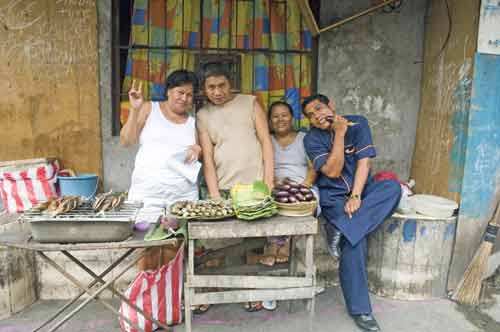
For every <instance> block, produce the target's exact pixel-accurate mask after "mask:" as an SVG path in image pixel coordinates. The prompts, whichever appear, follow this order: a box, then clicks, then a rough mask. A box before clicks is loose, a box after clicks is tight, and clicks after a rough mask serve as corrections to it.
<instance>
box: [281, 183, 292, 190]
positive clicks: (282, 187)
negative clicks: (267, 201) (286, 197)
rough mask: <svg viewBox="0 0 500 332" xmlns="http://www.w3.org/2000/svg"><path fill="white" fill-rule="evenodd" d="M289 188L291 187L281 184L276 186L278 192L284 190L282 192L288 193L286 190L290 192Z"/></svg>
mask: <svg viewBox="0 0 500 332" xmlns="http://www.w3.org/2000/svg"><path fill="white" fill-rule="evenodd" d="M290 188H291V187H290V185H288V184H282V185H280V186H278V189H279V190H284V191H288V190H290Z"/></svg>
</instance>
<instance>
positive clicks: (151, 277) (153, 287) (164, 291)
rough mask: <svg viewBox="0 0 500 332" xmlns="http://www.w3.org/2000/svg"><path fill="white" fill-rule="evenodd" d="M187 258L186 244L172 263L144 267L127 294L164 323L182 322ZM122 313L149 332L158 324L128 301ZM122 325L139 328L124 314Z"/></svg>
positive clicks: (129, 329) (130, 330) (126, 331)
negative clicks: (155, 267)
mask: <svg viewBox="0 0 500 332" xmlns="http://www.w3.org/2000/svg"><path fill="white" fill-rule="evenodd" d="M183 259H184V244H183V245H181V246H180V248H179V250H178V251H177V254H176V255H175V258H174V259H172V260H171V261H170V262H169V263H168V264H165V265H163V266H162V267H161V268H159V269H157V270H154V271H141V273H140V274H139V275H138V276H137V278H136V279H135V280H134V281H133V282H132V283H131V284H130V286H129V287H128V288H127V291H126V292H125V296H126V297H127V298H128V299H129V300H130V301H131V302H132V303H134V304H135V305H136V306H138V307H139V308H141V310H143V311H144V313H146V314H149V315H151V316H153V318H154V319H156V320H158V321H160V322H161V323H163V324H166V325H175V324H178V323H180V322H182V312H181V310H182V308H181V298H182V287H183V277H182V276H183V265H182V261H183ZM120 313H121V314H122V315H124V316H125V317H127V318H128V319H129V320H131V321H132V322H133V323H135V324H137V325H138V326H139V327H141V328H143V329H144V331H145V332H152V331H154V330H156V329H157V328H158V326H157V325H156V324H154V323H153V322H151V321H149V320H148V319H145V318H144V317H143V316H142V314H140V313H138V312H137V311H136V310H135V309H133V308H132V307H130V306H129V305H128V304H127V303H126V302H125V301H122V304H121V306H120ZM120 326H121V328H122V331H123V332H138V330H137V329H136V328H134V327H132V326H131V325H130V324H128V323H127V322H126V321H125V320H124V319H123V318H120Z"/></svg>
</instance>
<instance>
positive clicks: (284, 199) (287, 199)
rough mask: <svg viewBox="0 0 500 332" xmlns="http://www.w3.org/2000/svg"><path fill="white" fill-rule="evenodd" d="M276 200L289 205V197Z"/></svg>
mask: <svg viewBox="0 0 500 332" xmlns="http://www.w3.org/2000/svg"><path fill="white" fill-rule="evenodd" d="M276 200H277V201H278V202H280V203H288V201H289V197H277V198H276Z"/></svg>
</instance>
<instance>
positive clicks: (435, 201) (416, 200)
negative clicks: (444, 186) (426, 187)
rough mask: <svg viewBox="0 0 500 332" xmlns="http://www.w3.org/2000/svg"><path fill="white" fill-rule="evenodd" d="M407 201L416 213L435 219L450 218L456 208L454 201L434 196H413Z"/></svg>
mask: <svg viewBox="0 0 500 332" xmlns="http://www.w3.org/2000/svg"><path fill="white" fill-rule="evenodd" d="M409 201H410V205H411V207H412V208H413V209H414V210H415V211H416V212H417V213H420V214H423V215H426V216H430V217H435V218H448V217H451V216H452V215H453V212H454V211H455V210H456V209H457V208H458V204H457V203H456V202H455V201H452V200H450V199H447V198H444V197H440V196H435V195H413V196H411V197H409Z"/></svg>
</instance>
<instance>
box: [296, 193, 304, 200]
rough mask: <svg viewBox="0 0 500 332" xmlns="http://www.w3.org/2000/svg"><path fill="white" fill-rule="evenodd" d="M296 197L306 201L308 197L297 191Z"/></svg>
mask: <svg viewBox="0 0 500 332" xmlns="http://www.w3.org/2000/svg"><path fill="white" fill-rule="evenodd" d="M295 198H296V199H297V200H299V201H301V202H304V201H305V200H306V197H305V196H304V195H302V194H301V193H296V194H295Z"/></svg>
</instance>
